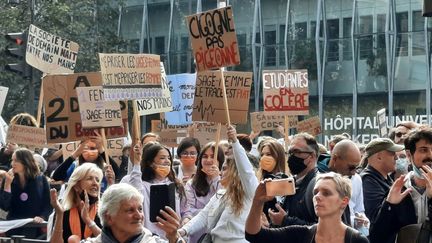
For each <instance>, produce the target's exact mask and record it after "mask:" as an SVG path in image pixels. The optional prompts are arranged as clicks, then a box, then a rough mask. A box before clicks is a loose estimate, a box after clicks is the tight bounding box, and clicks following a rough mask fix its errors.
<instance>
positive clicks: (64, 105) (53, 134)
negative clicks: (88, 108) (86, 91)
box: [43, 73, 128, 143]
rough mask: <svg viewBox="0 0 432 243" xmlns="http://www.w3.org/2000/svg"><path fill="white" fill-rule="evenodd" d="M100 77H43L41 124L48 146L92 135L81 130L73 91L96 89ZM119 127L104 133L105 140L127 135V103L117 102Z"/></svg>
mask: <svg viewBox="0 0 432 243" xmlns="http://www.w3.org/2000/svg"><path fill="white" fill-rule="evenodd" d="M101 84H102V81H101V75H100V73H77V74H69V75H67V74H65V75H47V76H45V77H44V78H43V89H44V106H45V116H46V117H45V121H46V122H45V124H46V136H47V140H48V143H65V142H72V141H78V140H81V138H84V137H87V136H93V135H95V133H94V129H87V128H83V126H82V124H81V117H80V112H79V105H78V97H77V93H76V88H77V87H89V86H100V85H101ZM120 108H121V110H122V114H121V116H122V121H123V126H122V127H110V128H107V129H105V132H106V136H107V138H117V137H125V136H126V135H127V130H128V129H127V122H128V119H127V117H128V115H127V103H125V102H122V101H121V102H120Z"/></svg>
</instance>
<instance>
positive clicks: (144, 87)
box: [99, 53, 162, 101]
mask: <svg viewBox="0 0 432 243" xmlns="http://www.w3.org/2000/svg"><path fill="white" fill-rule="evenodd" d="M99 61H100V66H101V73H102V82H103V87H104V95H105V100H107V101H112V100H137V99H146V98H148V97H162V93H161V90H160V88H161V85H160V83H161V72H160V57H159V55H151V54H103V53H99Z"/></svg>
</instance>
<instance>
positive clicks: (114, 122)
mask: <svg viewBox="0 0 432 243" xmlns="http://www.w3.org/2000/svg"><path fill="white" fill-rule="evenodd" d="M76 92H77V96H78V104H79V110H80V115H81V124H82V127H85V128H89V127H90V128H91V127H121V126H122V125H123V121H122V117H121V110H120V103H119V102H118V101H105V100H104V94H103V89H102V86H90V87H76Z"/></svg>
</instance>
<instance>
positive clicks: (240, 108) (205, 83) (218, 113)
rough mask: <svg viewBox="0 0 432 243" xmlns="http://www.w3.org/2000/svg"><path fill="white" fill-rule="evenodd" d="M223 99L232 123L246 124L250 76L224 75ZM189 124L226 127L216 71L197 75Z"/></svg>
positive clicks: (219, 82) (242, 73) (219, 80)
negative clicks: (209, 123)
mask: <svg viewBox="0 0 432 243" xmlns="http://www.w3.org/2000/svg"><path fill="white" fill-rule="evenodd" d="M224 78H225V87H226V95H227V99H228V105H229V114H230V117H231V122H232V123H240V124H245V123H247V115H248V112H249V97H250V88H251V85H252V73H250V72H224ZM193 108H194V109H193V113H192V120H193V121H207V122H220V123H227V117H226V112H225V106H224V102H223V93H222V85H221V72H220V71H205V72H199V73H198V74H197V81H196V88H195V99H194V104H193Z"/></svg>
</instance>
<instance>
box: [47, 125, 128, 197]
mask: <svg viewBox="0 0 432 243" xmlns="http://www.w3.org/2000/svg"><path fill="white" fill-rule="evenodd" d="M109 160H110V161H109V165H107V164H106V161H105V152H104V148H103V146H102V138H101V136H100V135H99V133H97V132H96V136H90V137H89V139H87V140H85V141H83V142H81V144H80V145H79V146H78V148H77V149H76V150H75V151H74V152H73V153H72V155H71V156H70V157H68V158H67V159H66V160H65V161H64V162H63V163H61V164H60V165H59V167H57V169H56V170H55V171H54V173H53V175H52V179H53V180H55V181H68V179H69V177H70V176H71V174H72V172H73V171H74V170H75V168H76V167H77V166H80V165H82V164H84V163H86V162H90V163H94V164H96V165H97V166H98V167H99V168H100V169H102V170H103V171H104V173H105V177H104V178H103V179H102V182H101V190H102V191H105V189H106V188H107V187H108V186H109V185H112V184H114V183H115V176H116V175H119V174H120V173H119V170H120V169H119V168H118V165H117V164H116V163H115V161H114V160H113V159H112V158H111V157H109Z"/></svg>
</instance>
